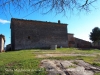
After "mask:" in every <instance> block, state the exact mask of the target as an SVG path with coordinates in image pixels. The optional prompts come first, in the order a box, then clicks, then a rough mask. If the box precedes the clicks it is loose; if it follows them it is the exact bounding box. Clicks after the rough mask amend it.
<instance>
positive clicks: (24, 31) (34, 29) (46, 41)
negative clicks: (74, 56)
mask: <svg viewBox="0 0 100 75" xmlns="http://www.w3.org/2000/svg"><path fill="white" fill-rule="evenodd" d="M51 45H57V46H58V47H60V46H62V47H67V46H68V36H67V24H61V23H52V22H42V21H33V20H23V19H14V18H12V20H11V47H12V49H13V50H18V49H31V48H49V47H50V46H51Z"/></svg>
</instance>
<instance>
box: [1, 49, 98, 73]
mask: <svg viewBox="0 0 100 75" xmlns="http://www.w3.org/2000/svg"><path fill="white" fill-rule="evenodd" d="M44 54H81V56H80V55H79V56H57V57H43V58H39V57H37V55H44ZM87 54H90V55H95V56H82V55H87ZM99 57H100V50H94V49H91V50H80V49H77V48H58V49H57V50H41V49H32V50H20V51H10V52H3V53H0V75H46V74H47V72H46V70H45V69H44V68H40V65H41V60H43V59H45V58H46V59H51V60H52V59H57V60H75V59H81V60H84V61H85V62H88V63H90V64H92V65H94V66H100V59H99ZM70 67H73V66H70ZM99 74H100V73H99ZM99 74H98V73H97V74H96V75H99Z"/></svg>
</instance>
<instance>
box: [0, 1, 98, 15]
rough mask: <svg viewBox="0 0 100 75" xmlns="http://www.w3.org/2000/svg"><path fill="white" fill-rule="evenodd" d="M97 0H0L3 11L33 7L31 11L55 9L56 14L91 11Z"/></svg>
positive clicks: (46, 11)
mask: <svg viewBox="0 0 100 75" xmlns="http://www.w3.org/2000/svg"><path fill="white" fill-rule="evenodd" d="M96 1H97V0H0V9H2V10H3V11H1V12H3V13H6V12H9V13H10V14H11V12H12V10H11V9H12V8H13V10H15V11H18V12H20V11H21V10H29V9H32V11H31V13H32V12H34V11H36V10H41V11H42V12H43V13H44V14H46V13H48V12H51V11H54V12H55V13H56V14H59V13H63V14H67V12H68V11H70V12H72V11H74V10H75V11H76V10H78V11H83V10H84V11H86V12H89V11H90V7H94V6H93V3H94V2H96Z"/></svg>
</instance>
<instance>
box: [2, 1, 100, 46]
mask: <svg viewBox="0 0 100 75" xmlns="http://www.w3.org/2000/svg"><path fill="white" fill-rule="evenodd" d="M95 5H96V7H97V9H92V11H91V12H89V13H85V12H80V13H76V12H75V11H74V12H73V13H74V14H69V13H68V14H67V17H66V16H63V13H61V14H58V15H55V13H54V12H50V13H48V14H45V15H43V14H41V12H40V11H36V12H34V13H32V14H30V15H28V16H26V15H27V14H28V13H29V12H30V11H27V12H24V11H21V12H20V14H18V13H16V12H13V10H11V13H12V16H11V15H10V14H9V12H6V13H5V14H6V15H5V14H1V13H0V34H3V35H5V38H6V43H5V45H7V44H10V39H11V33H10V20H11V18H12V17H13V18H23V19H29V20H41V21H48V22H58V20H60V21H61V23H67V24H68V33H73V34H74V36H75V37H77V38H80V39H84V40H87V41H90V40H89V34H90V32H91V31H92V29H93V28H94V27H100V8H99V7H100V2H99V3H97V4H95ZM1 11H3V10H2V9H1ZM25 16H26V17H25Z"/></svg>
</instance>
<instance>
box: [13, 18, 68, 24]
mask: <svg viewBox="0 0 100 75" xmlns="http://www.w3.org/2000/svg"><path fill="white" fill-rule="evenodd" d="M11 20H22V21H33V22H42V23H53V24H63V25H68V24H65V23H59V21H60V20H58V23H56V22H47V21H37V20H27V19H18V18H11Z"/></svg>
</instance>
